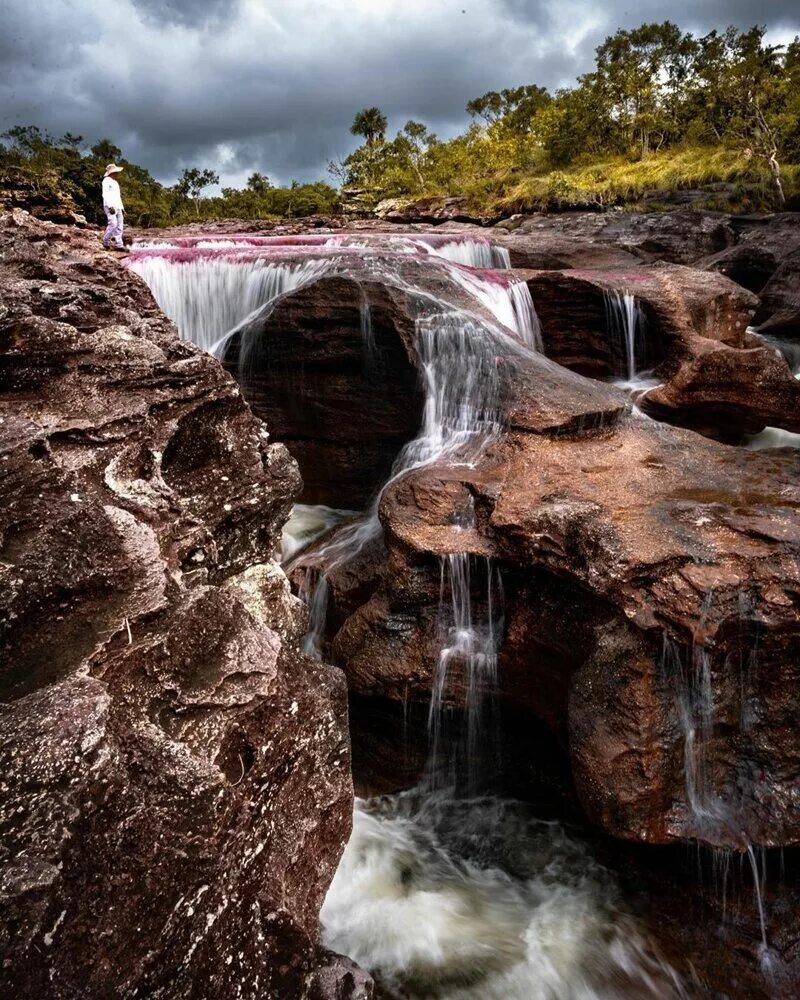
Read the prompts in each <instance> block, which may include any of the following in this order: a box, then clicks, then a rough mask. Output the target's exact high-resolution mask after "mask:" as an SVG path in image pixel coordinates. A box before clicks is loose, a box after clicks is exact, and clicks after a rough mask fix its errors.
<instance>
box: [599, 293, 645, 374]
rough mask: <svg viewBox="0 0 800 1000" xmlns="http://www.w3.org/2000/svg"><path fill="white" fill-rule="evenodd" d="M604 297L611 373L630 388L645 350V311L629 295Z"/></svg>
mask: <svg viewBox="0 0 800 1000" xmlns="http://www.w3.org/2000/svg"><path fill="white" fill-rule="evenodd" d="M604 298H605V306H606V323H607V325H608V331H609V335H610V337H611V347H612V356H613V358H614V362H615V369H616V370H615V373H614V374H615V375H616V376H618V377H620V378H622V379H624V381H625V382H626V383H628V384H631V385H633V384H634V383H635V382H636V377H637V375H638V374H639V373H640V369H641V365H642V358H643V357H644V356H645V353H646V348H647V343H646V332H645V331H646V317H645V314H644V310H643V309H642V307H641V306H640V304H639V302H638V301H637V299H636V296H635V295H634V294H633V293H632V292H616V291H606V293H605V296H604Z"/></svg>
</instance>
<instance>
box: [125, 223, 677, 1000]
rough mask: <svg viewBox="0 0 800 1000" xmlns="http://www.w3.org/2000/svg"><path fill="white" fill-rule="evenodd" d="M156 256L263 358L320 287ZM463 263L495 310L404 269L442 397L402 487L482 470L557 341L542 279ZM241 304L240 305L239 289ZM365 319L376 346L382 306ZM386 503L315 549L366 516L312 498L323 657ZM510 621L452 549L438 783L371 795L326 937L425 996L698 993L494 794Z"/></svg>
mask: <svg viewBox="0 0 800 1000" xmlns="http://www.w3.org/2000/svg"><path fill="white" fill-rule="evenodd" d="M365 242H368V241H365ZM447 246H448V244H444V245H442V244H438V245H437V247H436V250H435V252H431V253H430V256H432V257H436V256H437V255H438V257H439V258H440V259H441V260H442V261H447V260H448V254H450V253H454V254H455V253H457V254H465V255H466V251H464V250H463V246H464V244H463V243H462V244H461V247H462V249H459V250H453V249H450V250H447V252H446V253H445V252H443V250H446V249H447ZM348 252H352V251H351V250H350V251H348ZM403 252H404V253H406V252H408V251H406V250H404V251H403ZM469 253H470V254H471V253H473V251H472V250H470V251H469ZM475 253H478V251H475ZM483 253H484V250H480V254H483ZM449 259H450V260H452V257H450V258H449ZM153 260H154V258H148V257H144V258H143V259H142V260H141V261H136V260H134V261H133V262H132V264H131V266H133V267H134V268H135V269H137V270H138V271H139V273H141V274H142V275H143V277H145V279H146V280H148V281H152V282H153V285H151V287H154V290H155V289H156V288H157V289H158V291H157V292H156V297H157V298H158V300H159V302H161V303H162V305H163V307H164V309H165V311H167V312H168V314H170V315H172V316H173V318H175V319H176V320H177V321H178V323H179V325H181V330H182V332H183V334H184V336H190V337H191V339H196V341H197V342H198V343H201V342H202V343H203V345H204V346H205V345H208V344H210V343H211V342H213V338H215V337H220V336H222V335H223V334H224V333H225V332H226V331H230V330H231V329H232V328H235V327H237V326H238V327H239V328H240V330H239V332H240V333H241V337H240V344H241V345H244V346H241V347H240V350H241V351H242V352H244V353H246V351H247V338H248V337H252V336H255V335H256V332H257V329H258V325H257V323H253V322H248V321H247V317H248V316H251V317H253V316H254V310H258V309H263V308H269V305H270V302H271V301H272V299H273V298H274V296H275V295H278V294H280V293H281V291H282V290H285V289H286V288H289V287H297V284H298V283H300V282H302V281H305V280H313V275H311V276H309V275H310V272H309V271H307V270H304V271H303V273H302V274H301V273H300V272H299V271H298V270H289V271H288V272H287V265H286V264H282V263H281V262H280V261H278V260H275V259H273V260H271V261H270V260H268V261H266V262H265V260H264V258H260V257H258V256H256V258H255V259H250V258H248V257H247V256H244V257H243V258H242V259H241V260H225V261H224V262H218V261H216V260H215V261H214V262H213V263H209V264H208V265H206V264H204V263H202V262H198V263H186V264H183V263H169V262H163V261H160V260H159V262H158V263H153ZM312 264H313V266H317V265H319V266H320V268H321V269H322V270H324V271H325V273H328V269H329V268H330V267H331V266H336V265H335V264H332V262H331V258H326V259H324V260H323V261H322V263H321V264H320V262H319V261H316V260H313V258H309V261H308V267H309V268H311V267H312ZM431 265H433V261H432V262H431ZM305 266H306V265H302V267H303V268H304V267H305ZM445 266H446V267H447V268H448V274H449V275H450V277H451V278H452V279H453V280H454V281H455V282H456V283H457V284H458V285H459V286H460V287H461V288H463V289H464V290H465V291H468V292H469V294H470V295H472V296H473V298H474V300H475V302H476V304H477V305H478V306H479V307H480V308H476V310H475V312H474V313H473V312H470V311H465V310H464V309H463V308H454V307H453V306H452V305H451V304H448V303H447V302H444V301H442V300H439V299H437V298H436V297H435V296H432V295H430V294H428V293H425V292H423V291H421V290H415V289H413V287H411V288H410V287H409V285H408V282H407V281H406V280H405V279H401V278H400V277H399V275H398V274H396V273H395V275H394V279H393V280H394V281H395V282H396V287H399V288H403V289H405V290H408V291H410V292H413V300H414V301H415V302H416V306H417V310H418V314H417V318H416V349H417V354H418V364H419V369H420V373H421V379H422V382H423V387H424V400H425V402H424V411H423V416H422V424H421V427H420V431H419V433H418V435H417V437H416V438H414V440H413V441H411V442H409V443H408V444H407V445H406V446H405V448H404V449H403V450H402V451H401V453H400V455H399V456H398V458H397V461H396V463H395V466H394V469H393V472H392V477H391V479H390V482H393V481H394V480H396V479H397V478H398V477H399V476H402V475H405V474H407V473H408V472H409V471H410V470H412V469H417V468H420V467H422V466H424V465H427V464H429V463H432V462H436V461H440V460H442V459H445V458H446V459H447V461H448V462H449V463H451V464H452V463H466V464H470V463H474V462H475V461H476V460H477V458H478V457H479V455H480V453H481V452H482V450H483V449H485V448H486V447H487V446H488V445H489V444H490V443H491V442H492V441H493V440H494V439H495V438H496V437H497V435H498V433H499V431H500V429H501V427H502V421H503V413H502V397H503V393H502V385H503V380H502V372H503V369H504V365H505V364H506V363H507V362H508V360H509V359H511V360H513V358H514V356H522V355H524V354H525V353H526V352H528V351H530V350H532V349H535V347H536V345H537V342H538V341H537V335H536V330H537V327H536V323H535V311H534V310H533V306H532V303H530V296H529V293H528V291H527V287H526V286H522V285H518V284H515V283H513V282H512V283H511V284H509V283H508V282H506V281H497V280H494V279H492V278H491V277H489V276H485V275H481V274H480V273H479V272H470V271H469V270H468V269H467V268H464V267H463V266H460V265H458V264H451V263H446V265H445ZM183 267H186V268H187V270H186V271H185V272H181V270H180V269H181V268H183ZM292 267H294V265H292ZM375 267H376V268H377V269H379V271H380V275H381V278H382V280H384V281H386V280H389V279H390V277H391V274H392V268H391V265H390V263H387V261H386V260H385V259H382V260H380V261H378V260H376V261H375ZM192 268H194V271H192ZM237 268H241V269H242V272H241V273H240V274H238V275H237V274H236V273H235V272H236V269H237ZM281 269H283V270H281ZM322 270H321V271H320V273H322ZM367 270H368V269H367ZM262 272H267V274H265V273H262ZM359 273H363V270H362V271H361V272H359ZM250 279H252V280H253V281H254V282H255V287H251V285H250V284H249V281H250ZM291 282H295V283H294V284H291ZM230 298H234V299H236V301H234V302H230V301H227V302H226V301H221V300H222V299H230ZM487 313H488V318H487V315H486V314H487ZM361 318H362V337H363V339H364V343H365V350H369V349H370V347H369V345H370V343H371V337H372V322H371V316H370V312H369V303H368V301H367V302H366V303H365V304H362V310H361ZM386 485H388V484H386ZM385 488H386V486H384V487H383V489H385ZM379 499H380V495H379V497H378V498H377V499H376V501H375V503H374V505H373V506H372V508H371V510H370V511H368V512H367V515H366V516H365V517H363V518H362V519H360V520H356V521H354V522H353V523H352V524H350V525H348V526H346V527H344V528H341V529H340V530H339V531H338V532H337V533H336V534H335V535H334V536H333V537H332V539H330V540H329V541H327V542H326V543H324V544H323V545H322V546H317V547H316V548H314V547H313V544H312V543H313V540H314V539H315V538H319V536H320V534H321V533H323V532H325V531H327V530H329V529H330V528H331V527H332V526H334V525H336V524H337V523H339V522H340V521H341V520H344V519H345V518H347V517H349V516H350V514H349V512H338V511H333V510H331V509H330V508H308V507H306V508H299V509H297V510H296V512H295V517H294V519H293V521H294V523H293V524H291V525H290V526H287V531H286V533H285V535H284V543H283V556H284V559H286V560H293V559H294V561H295V563H296V565H303V559H304V558H305V554H308V553H309V552H310V556H309V559H310V560H311V562H310V563H309V565H310V566H311V565H313V572H315V573H316V574H317V576H318V577H319V585H318V586H316V587H309V599H310V602H311V618H312V622H311V627H310V630H309V634H308V636H307V637H306V649H307V650H308V651H309V652H312V653H315V652H316V653H318V651H319V649H320V645H321V642H322V637H323V634H324V626H325V617H324V615H325V607H326V605H327V597H328V595H327V582H326V580H325V575H324V573H325V571H327V572H330V571H331V570H332V569H334V568H336V567H337V566H340V565H342V564H343V563H345V562H347V561H349V560H352V559H354V558H355V557H356V556H357V555H358V553H359V552H360V551H361V550H362V548H363V547H364V545H366V544H368V543H369V542H371V541H373V540H375V539H376V538H378V537H379V536H380V533H381V526H380V521H379V519H378V502H379ZM309 545H311V549H310V550H309V549H308V548H307V546H309ZM320 567H322V570H323V573H322V575H321V576H320ZM502 633H503V621H502V583H501V579H500V575H499V573H498V571H497V569H496V568H495V567H493V565H492V564H491V563H488V562H486V561H483V560H480V561H477V562H476V561H475V560H473V559H470V557H468V556H466V555H463V554H461V553H457V552H455V553H453V554H451V555H448V556H445V557H443V559H442V561H441V596H440V611H439V636H440V649H439V654H438V657H437V662H436V663H435V664H433V665H432V667H433V675H434V683H433V690H432V695H431V705H430V716H429V731H430V744H431V753H430V761H429V765H428V768H427V769H426V774H425V778H424V780H423V782H422V784H421V785H420V787H419V788H417V789H415V790H413V791H411V792H407V793H403V794H400V795H395V796H390V797H385V798H382V799H377V800H372V801H370V802H363V801H359V802H357V803H356V808H355V814H354V829H353V835H352V837H351V840H350V842H349V844H348V846H347V848H346V850H345V853H344V857H343V858H342V862H341V865H340V867H339V869H338V871H337V873H336V876H335V878H334V880H333V883H332V885H331V888H330V891H329V893H328V896H327V899H326V901H325V905H324V907H323V911H322V924H323V936H324V941H325V943H326V945H327V946H329V947H331V948H333V949H335V950H337V951H340V952H343V953H346V954H348V955H350V956H351V957H352V958H354V959H355V960H356V961H357V962H359V963H360V964H361V965H362V966H364V967H365V968H366V969H368V970H370V971H371V972H373V973H375V974H376V975H378V976H379V977H380V979H381V981H382V983H383V984H384V986H385V987H386V988H387V989H388V990H390V991H392V992H393V993H396V995H397V996H398V997H405V998H411V1000H433V998H437V1000H616V998H620V1000H621V998H626V1000H634V998H645V997H653V998H663V1000H668V998H672V997H682V996H684V995H685V994H684V990H683V987H682V985H681V983H680V982H679V980H678V978H677V976H676V975H675V973H674V972H673V971H672V970H671V969H670V967H669V966H668V965H667V964H666V963H665V962H664V961H662V960H661V959H660V958H659V957H658V956H657V954H656V952H655V950H654V948H653V946H652V945H651V943H650V942H649V941H648V939H647V936H646V934H645V933H644V932H643V930H642V929H641V928H640V927H639V926H638V924H637V923H636V921H635V920H634V919H633V918H632V917H631V916H630V915H629V914H628V913H627V912H626V910H625V907H624V906H623V905H622V901H621V898H620V894H619V891H618V889H617V887H616V884H615V881H614V879H613V877H612V876H611V875H610V874H609V873H608V872H607V871H606V870H605V869H604V868H603V867H602V866H600V865H599V864H598V863H597V862H596V861H595V860H594V859H593V858H592V856H591V853H590V852H589V851H588V849H587V848H586V847H585V846H584V845H583V844H582V843H581V842H580V841H579V840H578V839H577V838H576V837H574V836H571V835H570V834H569V833H568V832H567V831H566V830H565V829H564V828H563V827H562V826H561V825H560V824H558V823H553V822H543V821H542V820H540V819H537V818H536V817H535V816H534V815H532V814H531V811H530V810H529V809H528V808H527V807H525V806H523V805H522V804H520V803H517V802H512V801H508V800H503V799H500V798H498V797H496V796H494V795H491V794H486V792H485V784H486V780H487V779H489V780H490V779H491V762H490V766H489V768H488V769H487V766H486V765H487V748H488V750H489V753H488V757H491V756H492V750H491V748H492V746H493V736H494V733H493V725H492V712H491V704H492V699H493V697H494V693H495V687H496V680H497V653H498V649H499V647H500V643H501V642H502ZM481 789H484V791H483V792H482V793H481Z"/></svg>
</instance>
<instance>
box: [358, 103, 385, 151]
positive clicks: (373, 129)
mask: <svg viewBox="0 0 800 1000" xmlns="http://www.w3.org/2000/svg"><path fill="white" fill-rule="evenodd" d="M386 125H387V121H386V115H385V114H384V113H383V112H382V111H381V109H380V108H364V109H363V111H359V112H358V114H357V115H356V116H355V118H354V119H353V124H352V125H351V126H350V131H351V132H352V133H353V135H363V136H364V138H365V139H366V140H367V145H368V146H374V145H375V143H376V142H377V141H378V140H379V139H382V138H383V137H384V135H385V133H386Z"/></svg>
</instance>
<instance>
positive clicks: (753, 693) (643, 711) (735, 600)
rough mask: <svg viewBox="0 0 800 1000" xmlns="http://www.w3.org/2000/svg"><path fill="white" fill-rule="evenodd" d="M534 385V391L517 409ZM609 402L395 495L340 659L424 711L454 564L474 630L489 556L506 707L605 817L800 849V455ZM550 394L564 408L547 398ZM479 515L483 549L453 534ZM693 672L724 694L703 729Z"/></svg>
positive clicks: (627, 827)
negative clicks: (732, 442) (795, 717)
mask: <svg viewBox="0 0 800 1000" xmlns="http://www.w3.org/2000/svg"><path fill="white" fill-rule="evenodd" d="M538 383H539V380H538V379H537V378H535V377H533V376H531V377H529V378H528V379H526V380H525V382H524V386H525V387H524V389H523V390H521V391H522V393H523V396H525V397H527V396H528V395H529V394H530V393H531V392H535V391H536V389H535V387H536V386H537V385H538ZM575 388H576V387H573V388H572V390H571V391H575ZM607 392H608V403H607V406H608V407H610V411H609V416H610V417H611V419H610V420H606V421H600V420H598V421H596V422H595V423H594V426H593V427H592V426H589V427H587V426H586V425H585V424H584V425H583V426H581V427H580V429H579V426H578V424H577V422H574V421H572V422H566V421H565V422H564V423H563V424H562V426H561V427H560V428H559V427H556V426H552V425H551V426H550V427H549V428H547V429H546V430H545V429H544V428H540V429H536V430H534V429H531V426H530V425H529V424H528V422H527V421H526V422H525V424H526V426H518V422H517V421H516V420H514V419H513V418H512V421H511V426H510V428H509V430H508V432H507V434H506V436H505V438H504V439H503V440H502V441H501V442H500V443H499V444H498V446H497V448H496V449H494V450H492V451H490V452H489V453H488V454H487V455H486V456H485V458H484V460H483V461H482V462H481V463H480V464H479V466H478V468H477V469H474V470H468V469H466V468H464V467H460V468H456V467H446V466H434V467H430V468H427V469H424V470H420V471H417V472H414V473H410V474H408V475H407V476H405V477H403V478H402V479H401V480H399V481H398V482H396V483H395V484H393V485H392V486H391V487H390V488H389V489H388V490H387V492H386V494H385V495H384V498H383V502H382V505H381V519H382V522H383V524H384V529H385V533H386V543H387V547H388V553H389V554H388V558H387V570H386V572H385V573H384V574H383V576H382V577H381V579H380V581H379V582H378V584H377V587H376V589H375V590H374V592H373V593H372V594H371V596H370V597H369V599H368V600H367V601H366V602H365V603H364V605H363V606H362V607H361V608H360V609H358V610H357V611H356V612H355V613H354V614H352V615H351V617H350V618H349V619H347V620H346V621H345V623H344V624H343V625H342V626H341V627H340V629H339V631H338V633H337V634H336V635H335V636H334V638H333V642H332V651H333V657H334V660H335V662H337V663H339V664H340V665H341V666H342V667H343V669H344V670H345V671H346V673H347V675H348V682H349V685H350V687H351V690H352V691H354V692H356V693H358V694H360V695H369V694H374V695H377V696H379V697H382V698H387V697H388V698H395V699H398V700H399V699H414V698H417V699H419V700H420V701H422V700H425V699H426V698H427V697H428V695H429V691H430V689H431V686H432V684H433V677H434V671H435V669H436V663H437V659H438V651H439V649H440V648H441V622H442V619H441V610H440V603H439V602H440V593H441V589H440V588H441V579H442V569H441V567H442V565H443V564H444V563H445V562H446V560H447V559H449V558H450V553H452V552H459V551H460V552H464V553H466V554H468V556H469V558H470V560H471V563H472V567H473V569H472V580H473V593H472V600H473V615H474V620H476V621H480V620H481V613H482V612H481V609H482V608H485V605H486V600H487V593H486V579H487V578H486V571H485V570H484V569H483V568H482V567H483V566H485V560H486V559H487V558H489V559H491V560H492V561H493V564H494V565H495V566H496V567H498V568H499V572H500V576H501V577H502V579H503V591H504V594H505V599H504V614H503V617H504V621H505V629H504V640H503V643H502V644H501V646H500V652H499V670H498V677H499V684H500V690H501V694H502V695H503V697H505V698H506V699H508V700H510V701H512V702H513V703H514V704H516V705H523V706H526V707H527V708H528V709H529V710H531V711H532V712H534V713H535V714H536V716H537V717H539V718H541V719H543V720H544V721H546V722H547V723H548V725H550V726H551V727H552V729H553V731H554V733H556V734H557V735H558V736H559V738H560V739H561V740H562V741H563V743H564V745H565V747H566V749H567V750H568V753H569V755H570V759H571V761H572V771H573V780H574V781H575V784H576V789H577V793H578V796H579V798H580V800H581V802H582V804H583V806H584V808H585V810H586V812H587V814H588V815H589V816H590V818H591V819H592V820H594V821H595V822H596V823H597V824H598V825H600V826H601V827H602V828H604V829H605V830H607V831H609V832H611V833H613V834H614V835H616V836H620V837H627V838H631V839H636V840H646V841H649V842H651V843H655V842H667V841H669V840H671V839H680V838H685V837H696V838H697V839H700V840H705V841H708V842H711V843H715V844H725V845H728V846H739V847H741V846H742V843H743V842H744V841H745V840H746V841H748V842H755V843H763V844H768V845H777V844H781V843H782V844H792V843H797V841H798V838H800V827H798V824H797V820H796V811H795V810H794V807H793V801H794V794H795V793H794V788H795V787H796V784H797V780H798V777H799V776H800V755H798V753H797V751H796V748H795V749H793V748H792V747H791V745H790V741H787V732H786V730H785V727H784V722H783V720H784V719H785V718H787V717H789V716H791V714H792V713H794V712H796V711H797V710H798V708H800V705H798V704H797V696H796V690H797V687H796V685H797V677H796V667H795V664H796V663H797V653H798V651H800V626H798V620H797V612H796V609H797V605H798V600H800V581H799V580H798V576H797V563H796V554H797V547H798V544H800V520H798V515H797V503H798V500H799V499H800V494H798V491H797V486H796V483H797V478H796V477H797V474H798V471H800V465H798V462H800V459H798V457H797V456H796V455H794V454H787V455H784V456H782V457H781V458H780V459H775V458H771V457H770V458H767V457H764V456H763V455H758V454H752V453H746V454H745V453H742V452H738V451H734V450H732V449H729V448H726V447H725V446H722V445H718V444H715V443H714V442H712V441H706V440H704V439H702V438H698V437H697V436H695V435H692V434H691V433H690V432H686V431H680V430H676V429H668V428H664V427H660V426H659V425H657V424H655V423H652V422H649V421H647V420H644V419H642V418H640V417H632V416H625V408H624V405H623V404H621V402H620V401H619V400H616V396H617V394H616V393H615V392H614V391H613V390H607ZM544 394H545V391H543V395H544ZM546 394H547V396H548V400H547V405H548V406H550V405H551V403H550V399H549V397H550V396H551V395H552V385H548V387H547V390H546ZM615 400H616V405H615ZM519 405H520V408H521V411H522V412H528V411H529V410H530V409H531V406H532V405H533V406H534V409H535V408H536V406H535V404H532V403H530V402H527V401H526V402H525V403H524V404H522V403H520V404H519ZM751 458H754V459H755V461H751ZM465 498H471V502H472V503H473V504H474V510H475V525H476V526H475V528H474V529H473V530H472V531H470V530H464V529H463V528H461V527H459V526H458V525H459V524H460V518H459V513H458V512H459V510H460V509H461V508H462V507H463V505H464V502H465ZM445 600H448V597H447V594H445ZM495 600H496V598H495ZM700 664H707V670H708V671H709V672H710V676H711V677H712V678H713V685H714V708H713V710H709V711H710V716H709V717H708V718H705V716H703V711H704V708H703V703H702V698H701V694H700V688H701V684H702V679H701V678H700V677H699V676H698V673H697V672H698V671H700V670H701V666H700ZM756 664H757V666H756ZM703 669H706V668H703ZM453 674H454V676H453V677H451V681H450V683H449V685H448V687H447V692H446V693H447V697H448V698H449V699H450V700H451V701H452V702H453V703H454V704H462V703H463V700H464V698H465V697H466V691H467V688H468V686H469V683H470V682H469V681H468V678H467V676H466V675H463V674H460V673H459V672H458V671H457V670H454V671H453ZM686 706H689V707H688V708H687V707H686ZM685 712H689V713H690V714H692V715H693V722H692V725H694V724H695V722H696V723H697V728H698V729H701V730H702V733H701V734H695V735H692V733H691V732H690V731H689V729H688V722H687V721H686V715H685ZM694 715H696V716H697V719H699V720H701V721H702V726H701V724H700V722H698V721H697V720H696V719H694ZM701 763H702V767H701V766H700V765H701ZM695 769H696V771H697V775H698V777H697V778H696V782H695V781H694V779H693V783H688V782H687V774H695ZM765 776H766V777H765Z"/></svg>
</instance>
